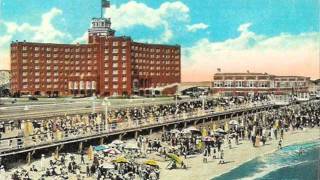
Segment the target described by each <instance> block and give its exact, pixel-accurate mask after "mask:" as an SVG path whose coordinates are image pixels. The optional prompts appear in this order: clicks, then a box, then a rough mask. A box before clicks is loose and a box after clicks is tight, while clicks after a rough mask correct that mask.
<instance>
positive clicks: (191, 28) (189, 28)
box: [187, 23, 209, 32]
mask: <svg viewBox="0 0 320 180" xmlns="http://www.w3.org/2000/svg"><path fill="white" fill-rule="evenodd" d="M208 27H209V26H208V25H207V24H204V23H197V24H192V25H187V31H189V32H196V31H198V30H203V29H207V28H208Z"/></svg>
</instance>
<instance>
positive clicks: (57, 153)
mask: <svg viewBox="0 0 320 180" xmlns="http://www.w3.org/2000/svg"><path fill="white" fill-rule="evenodd" d="M54 155H55V156H56V157H57V159H58V158H59V146H57V147H56V150H55V152H54Z"/></svg>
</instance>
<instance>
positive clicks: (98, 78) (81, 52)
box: [11, 18, 181, 96]
mask: <svg viewBox="0 0 320 180" xmlns="http://www.w3.org/2000/svg"><path fill="white" fill-rule="evenodd" d="M88 36H89V37H88V44H52V43H35V42H26V41H23V42H18V41H16V42H12V43H11V73H12V78H11V91H12V93H14V94H18V95H21V94H32V95H51V96H52V95H54V96H66V95H89V96H90V95H92V94H97V95H101V96H119V95H133V94H138V95H144V93H145V92H146V89H148V90H149V89H150V88H156V87H161V86H167V85H169V84H174V83H180V81H181V55H180V54H181V51H180V49H181V48H180V46H179V45H162V44H147V43H139V42H135V41H133V40H132V39H131V38H130V37H127V36H118V37H117V36H115V31H114V30H112V29H111V21H110V18H93V19H92V21H91V28H90V29H89V30H88Z"/></svg>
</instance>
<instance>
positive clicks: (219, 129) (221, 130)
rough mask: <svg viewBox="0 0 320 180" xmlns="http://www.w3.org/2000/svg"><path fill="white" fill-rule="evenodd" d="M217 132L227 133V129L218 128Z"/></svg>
mask: <svg viewBox="0 0 320 180" xmlns="http://www.w3.org/2000/svg"><path fill="white" fill-rule="evenodd" d="M215 132H217V133H220V134H227V133H226V131H224V130H223V129H221V128H218V129H217V130H215Z"/></svg>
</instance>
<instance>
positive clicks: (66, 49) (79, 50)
mask: <svg viewBox="0 0 320 180" xmlns="http://www.w3.org/2000/svg"><path fill="white" fill-rule="evenodd" d="M16 49H17V48H16V47H12V50H16ZM22 50H23V51H27V50H34V51H40V50H42V51H44V50H45V51H46V52H51V51H53V52H58V51H60V52H66V53H68V52H92V51H93V52H96V51H97V48H96V47H95V48H91V47H83V48H58V47H46V48H45V47H38V46H35V47H32V46H22Z"/></svg>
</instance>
